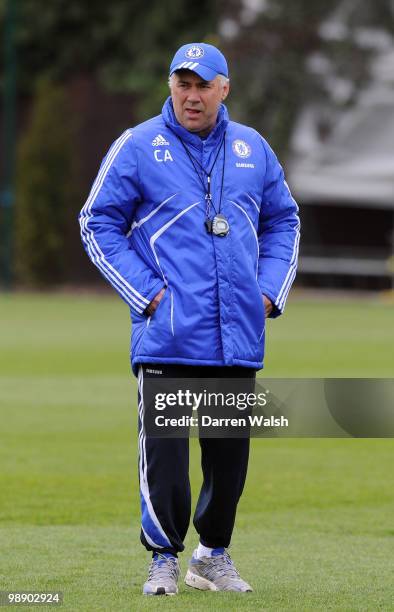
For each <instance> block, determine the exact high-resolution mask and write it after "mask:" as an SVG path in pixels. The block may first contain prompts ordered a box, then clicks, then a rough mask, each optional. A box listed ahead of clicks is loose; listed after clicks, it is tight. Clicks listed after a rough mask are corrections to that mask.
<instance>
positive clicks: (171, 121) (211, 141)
mask: <svg viewBox="0 0 394 612" xmlns="http://www.w3.org/2000/svg"><path fill="white" fill-rule="evenodd" d="M162 116H163V119H164V122H165V124H166V125H167V127H168V128H169V129H170V130H172V131H173V132H175V134H176V135H177V136H179V138H181V139H182V140H183V141H184V142H187V143H188V144H190V145H192V146H193V147H195V148H196V149H198V150H201V149H202V146H203V143H205V147H206V148H207V147H208V148H210V147H212V148H216V146H217V145H218V143H219V142H220V141H221V139H222V136H223V134H224V131H225V129H226V127H227V125H228V122H229V116H228V111H227V108H226V106H225V105H224V104H221V105H220V107H219V112H218V118H217V121H216V125H215V127H214V128H213V130H212V131H211V132H210V133H209V134H208V136H207V138H206V139H205V140H202V139H201V138H200V136H198V134H194V133H193V132H189V130H187V129H186V128H184V127H183V126H182V125H181V124H180V123H179V122H178V120H177V118H176V117H175V113H174V107H173V105H172V99H171V96H169V97H168V98H167V100H166V101H165V103H164V106H163V110H162Z"/></svg>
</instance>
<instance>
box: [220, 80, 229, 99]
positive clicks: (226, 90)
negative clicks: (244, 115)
mask: <svg viewBox="0 0 394 612" xmlns="http://www.w3.org/2000/svg"><path fill="white" fill-rule="evenodd" d="M229 92H230V81H229V82H228V83H226V84H225V85H223V90H222V102H224V100H225V99H226V98H227V96H228V94H229Z"/></svg>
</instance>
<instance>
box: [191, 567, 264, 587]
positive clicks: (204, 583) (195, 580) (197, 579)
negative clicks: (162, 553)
mask: <svg viewBox="0 0 394 612" xmlns="http://www.w3.org/2000/svg"><path fill="white" fill-rule="evenodd" d="M185 584H187V586H190V587H193V588H194V589H199V590H200V591H220V589H218V587H217V586H216V584H215V583H214V582H211V581H210V580H207V578H203V577H202V576H199V575H198V574H195V573H194V572H192V571H190V570H187V573H186V576H185ZM227 592H230V591H227ZM252 592H253V589H252V587H250V588H249V589H247V590H246V591H239V590H238V589H237V590H235V589H234V593H252Z"/></svg>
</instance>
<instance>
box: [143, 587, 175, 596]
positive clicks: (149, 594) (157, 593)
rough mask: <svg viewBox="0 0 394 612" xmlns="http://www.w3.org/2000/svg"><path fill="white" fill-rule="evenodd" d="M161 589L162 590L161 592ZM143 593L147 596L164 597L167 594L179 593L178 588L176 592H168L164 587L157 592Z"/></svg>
mask: <svg viewBox="0 0 394 612" xmlns="http://www.w3.org/2000/svg"><path fill="white" fill-rule="evenodd" d="M159 591H160V592H159ZM142 594H143V595H145V596H146V597H163V595H164V596H167V597H171V596H172V595H178V589H177V591H176V593H167V592H166V591H163V590H162V588H160V587H159V588H158V589H157V591H156V593H144V592H142Z"/></svg>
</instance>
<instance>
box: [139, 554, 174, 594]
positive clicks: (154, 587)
mask: <svg viewBox="0 0 394 612" xmlns="http://www.w3.org/2000/svg"><path fill="white" fill-rule="evenodd" d="M178 578H179V564H178V559H177V558H176V557H166V556H165V555H162V554H160V553H157V554H156V555H155V557H154V558H153V559H152V563H151V564H150V566H149V574H148V580H147V581H146V582H145V584H144V588H143V591H142V592H143V594H144V595H176V594H177V593H178V585H177V582H178Z"/></svg>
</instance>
